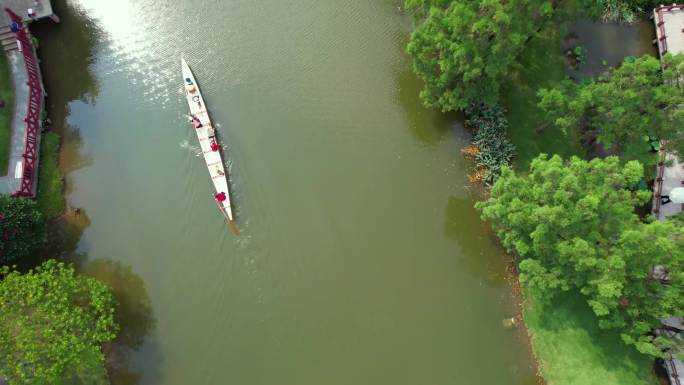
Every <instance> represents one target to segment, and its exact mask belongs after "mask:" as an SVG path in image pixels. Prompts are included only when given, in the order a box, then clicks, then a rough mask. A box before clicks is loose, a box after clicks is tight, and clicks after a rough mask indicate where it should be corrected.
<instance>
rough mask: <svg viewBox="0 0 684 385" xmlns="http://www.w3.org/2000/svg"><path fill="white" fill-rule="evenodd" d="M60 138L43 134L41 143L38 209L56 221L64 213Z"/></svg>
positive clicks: (47, 217) (46, 216)
mask: <svg viewBox="0 0 684 385" xmlns="http://www.w3.org/2000/svg"><path fill="white" fill-rule="evenodd" d="M59 146H60V137H59V135H57V134H55V133H54V132H46V133H44V134H43V136H42V138H41V142H40V165H39V168H38V192H37V194H36V200H37V202H38V208H39V209H40V211H41V212H42V213H43V215H45V218H46V219H47V220H51V219H54V218H56V217H58V216H59V215H61V214H62V212H63V211H64V206H65V203H64V179H63V178H62V173H61V172H60V170H59Z"/></svg>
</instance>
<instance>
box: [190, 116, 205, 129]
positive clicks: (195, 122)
mask: <svg viewBox="0 0 684 385" xmlns="http://www.w3.org/2000/svg"><path fill="white" fill-rule="evenodd" d="M190 122H191V123H192V126H193V127H195V128H200V127H202V122H200V120H199V119H197V117H196V116H195V115H190Z"/></svg>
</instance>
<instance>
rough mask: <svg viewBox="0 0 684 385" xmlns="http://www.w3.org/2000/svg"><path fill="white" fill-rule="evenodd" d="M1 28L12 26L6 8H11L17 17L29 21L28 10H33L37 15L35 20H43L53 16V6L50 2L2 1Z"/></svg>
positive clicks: (0, 2)
mask: <svg viewBox="0 0 684 385" xmlns="http://www.w3.org/2000/svg"><path fill="white" fill-rule="evenodd" d="M0 6H2V7H1V8H0V27H3V26H6V25H10V24H12V22H11V21H10V18H9V16H7V13H6V12H5V8H9V9H11V10H12V11H14V12H15V13H16V14H17V15H19V16H21V17H22V18H24V20H28V19H29V17H28V13H27V12H28V9H29V8H32V9H33V11H34V12H35V13H36V17H35V19H41V18H43V17H49V16H51V15H52V5H51V4H50V0H2V1H0Z"/></svg>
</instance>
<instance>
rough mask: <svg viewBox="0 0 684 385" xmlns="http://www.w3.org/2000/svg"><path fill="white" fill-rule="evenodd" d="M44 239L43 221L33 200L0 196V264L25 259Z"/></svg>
mask: <svg viewBox="0 0 684 385" xmlns="http://www.w3.org/2000/svg"><path fill="white" fill-rule="evenodd" d="M46 238H47V230H46V226H45V220H44V219H43V215H42V214H41V213H40V211H39V210H38V207H37V205H36V203H35V202H34V201H33V200H30V199H23V198H11V197H9V196H7V195H2V196H0V263H1V262H9V261H12V260H14V259H18V258H23V257H26V256H27V255H29V254H30V253H31V252H33V251H35V250H36V248H37V247H39V246H41V245H42V244H43V243H44V242H45V240H46Z"/></svg>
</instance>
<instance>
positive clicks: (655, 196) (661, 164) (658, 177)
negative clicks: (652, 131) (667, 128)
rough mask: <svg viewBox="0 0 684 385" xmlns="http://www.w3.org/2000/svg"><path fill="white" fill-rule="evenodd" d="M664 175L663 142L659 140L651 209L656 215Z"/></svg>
mask: <svg viewBox="0 0 684 385" xmlns="http://www.w3.org/2000/svg"><path fill="white" fill-rule="evenodd" d="M664 176H665V142H664V141H661V142H660V159H659V160H658V174H657V175H656V180H655V186H654V188H653V189H654V190H655V194H653V199H654V200H655V208H654V209H653V212H654V213H655V214H656V215H658V213H659V212H660V205H661V199H660V196H661V193H662V192H663V178H664Z"/></svg>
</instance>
